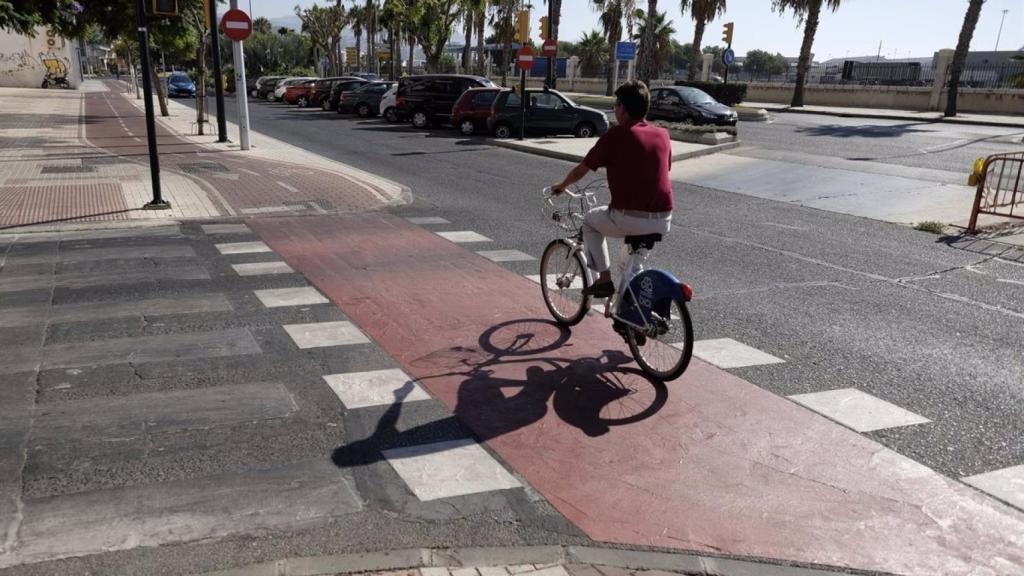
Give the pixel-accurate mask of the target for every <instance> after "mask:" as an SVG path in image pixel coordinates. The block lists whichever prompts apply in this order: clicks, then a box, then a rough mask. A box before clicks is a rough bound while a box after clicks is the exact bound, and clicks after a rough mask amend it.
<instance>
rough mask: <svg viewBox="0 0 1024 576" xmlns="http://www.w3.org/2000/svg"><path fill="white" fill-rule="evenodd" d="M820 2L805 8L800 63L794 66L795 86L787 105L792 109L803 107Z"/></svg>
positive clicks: (819, 0) (816, 1)
mask: <svg viewBox="0 0 1024 576" xmlns="http://www.w3.org/2000/svg"><path fill="white" fill-rule="evenodd" d="M821 2H822V0H814V1H813V2H811V4H810V6H808V8H807V22H806V23H805V24H804V42H803V44H801V45H800V61H799V62H798V63H797V66H796V86H794V87H793V101H792V102H790V104H789V105H790V106H792V107H793V108H800V107H802V106H803V105H804V83H805V82H806V81H807V70H809V69H810V67H811V47H812V46H813V45H814V34H815V33H816V32H817V31H818V17H819V16H820V15H821Z"/></svg>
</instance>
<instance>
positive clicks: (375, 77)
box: [352, 72, 380, 82]
mask: <svg viewBox="0 0 1024 576" xmlns="http://www.w3.org/2000/svg"><path fill="white" fill-rule="evenodd" d="M352 75H353V76H355V77H356V78H362V79H363V80H369V81H371V82H374V81H377V80H380V76H378V75H376V74H374V73H373V72H356V73H354V74H352Z"/></svg>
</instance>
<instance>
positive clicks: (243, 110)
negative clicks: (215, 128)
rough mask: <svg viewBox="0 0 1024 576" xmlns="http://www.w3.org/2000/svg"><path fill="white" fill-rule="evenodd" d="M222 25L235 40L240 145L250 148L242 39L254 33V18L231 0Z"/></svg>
mask: <svg viewBox="0 0 1024 576" xmlns="http://www.w3.org/2000/svg"><path fill="white" fill-rule="evenodd" d="M220 25H221V27H222V28H224V34H225V35H227V37H228V38H231V39H232V40H233V42H232V43H231V44H232V49H233V51H232V54H233V56H234V58H235V102H236V103H237V104H238V145H239V146H240V147H241V149H242V150H248V149H249V148H250V146H251V145H252V143H251V142H250V141H249V94H248V93H247V92H246V90H245V50H244V49H243V46H242V41H243V40H245V39H246V38H248V37H249V35H250V34H252V19H251V18H249V15H248V14H246V13H245V12H242V11H241V10H239V9H238V0H231V9H230V10H228V11H227V12H225V13H224V17H223V18H221V21H220Z"/></svg>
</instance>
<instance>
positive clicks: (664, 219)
mask: <svg viewBox="0 0 1024 576" xmlns="http://www.w3.org/2000/svg"><path fill="white" fill-rule="evenodd" d="M650 104H651V94H650V92H649V91H648V90H647V86H646V85H644V83H643V82H639V81H635V80H634V81H630V82H626V83H625V84H623V85H622V86H619V88H618V90H616V91H615V120H616V125H615V126H614V127H612V128H611V129H610V130H608V132H606V133H605V135H604V136H601V138H600V139H599V140H598V141H597V143H596V144H594V147H593V148H591V149H590V152H589V153H587V156H586V158H584V159H583V161H582V162H580V163H579V164H578V165H577V166H576V167H575V168H573V169H572V170H571V171H569V174H568V175H567V176H566V177H565V179H564V180H562V181H561V182H560V183H558V184H555V185H554V186H552V187H551V190H552V192H554V193H555V194H559V193H561V192H562V191H564V190H565V188H566V187H568V186H569V185H571V184H575V183H576V182H579V181H580V180H581V179H582V178H583V177H584V176H586V175H587V173H589V172H591V171H597V170H598V169H600V168H605V169H606V170H607V172H608V189H609V191H610V192H611V196H612V201H611V204H610V205H609V206H600V207H597V208H594V209H593V210H591V211H590V212H588V213H587V215H586V216H585V217H584V219H583V244H584V246H585V247H586V252H587V262H588V265H589V266H590V268H591V269H592V270H594V271H595V272H597V273H598V278H597V280H596V281H595V282H594V285H593V286H590V287H588V288H585V289H584V290H583V294H584V295H585V296H593V297H595V298H608V297H611V296H612V295H613V294H614V293H615V285H614V284H613V282H612V277H611V271H610V270H609V267H610V264H609V259H608V244H607V242H606V241H605V238H606V237H610V238H624V237H626V236H640V235H645V234H665V233H667V232H668V231H669V228H670V227H671V225H672V205H673V202H672V184H671V182H670V181H669V169H670V168H671V166H672V142H671V140H670V139H669V135H668V131H667V130H665V129H664V128H659V127H657V126H652V125H650V124H648V123H647V122H646V120H645V119H646V117H647V111H648V109H649V108H650Z"/></svg>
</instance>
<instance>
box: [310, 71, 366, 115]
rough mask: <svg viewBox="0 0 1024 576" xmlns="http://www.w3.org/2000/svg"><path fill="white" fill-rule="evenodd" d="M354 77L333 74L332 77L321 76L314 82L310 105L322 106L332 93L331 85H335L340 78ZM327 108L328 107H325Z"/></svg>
mask: <svg viewBox="0 0 1024 576" xmlns="http://www.w3.org/2000/svg"><path fill="white" fill-rule="evenodd" d="M346 79H352V80H354V79H355V78H352V77H351V76H332V77H331V78H321V79H319V80H317V81H315V82H313V89H312V90H310V92H309V105H310V106H322V105H323V103H324V101H325V100H327V97H328V96H330V95H331V86H333V85H334V83H335V82H337V81H338V80H346ZM324 109H325V110H326V108H324Z"/></svg>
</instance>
